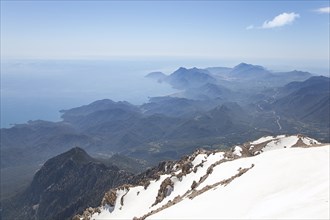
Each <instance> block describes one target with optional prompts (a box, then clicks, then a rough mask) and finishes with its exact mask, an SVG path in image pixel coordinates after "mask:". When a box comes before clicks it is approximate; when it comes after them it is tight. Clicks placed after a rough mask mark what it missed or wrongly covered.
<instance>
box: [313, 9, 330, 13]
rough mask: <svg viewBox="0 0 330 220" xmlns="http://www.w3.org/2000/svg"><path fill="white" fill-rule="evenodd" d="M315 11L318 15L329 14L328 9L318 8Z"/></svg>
mask: <svg viewBox="0 0 330 220" xmlns="http://www.w3.org/2000/svg"><path fill="white" fill-rule="evenodd" d="M315 11H316V12H318V13H321V14H329V13H330V7H324V8H318V9H316V10H315Z"/></svg>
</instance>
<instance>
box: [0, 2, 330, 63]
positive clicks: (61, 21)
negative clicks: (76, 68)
mask: <svg viewBox="0 0 330 220" xmlns="http://www.w3.org/2000/svg"><path fill="white" fill-rule="evenodd" d="M329 27H330V26H329V1H316V0H310V1H309V0H304V1H293V0H292V1H281V0H277V1H1V58H2V59H99V58H105V57H188V58H189V57H195V58H196V57H201V58H212V59H214V58H224V59H235V60H238V61H239V60H244V59H245V60H246V59H247V60H248V59H250V60H263V59H268V60H274V61H278V62H279V61H283V62H284V61H288V60H289V61H290V60H298V61H299V62H306V61H308V62H315V64H316V65H318V64H320V65H323V66H326V65H329V64H328V60H329Z"/></svg>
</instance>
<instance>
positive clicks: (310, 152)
mask: <svg viewBox="0 0 330 220" xmlns="http://www.w3.org/2000/svg"><path fill="white" fill-rule="evenodd" d="M80 217H81V218H83V217H88V218H91V219H133V218H136V219H145V218H147V219H233V218H234V219H240V218H249V219H256V218H259V219H269V218H270V219H274V218H285V219H287V218H295V219H302V218H307V219H320V218H323V219H329V144H321V143H319V142H317V141H316V140H314V139H311V138H308V137H303V136H300V135H294V136H285V135H281V136H277V137H271V136H270V137H263V138H260V139H259V140H256V141H253V142H249V143H245V144H244V145H241V146H234V147H233V148H232V149H230V150H229V151H226V152H221V151H205V150H197V151H195V152H194V153H193V154H192V155H190V156H187V157H184V158H182V159H181V160H180V161H178V162H176V163H173V164H170V163H169V165H168V166H167V167H165V170H164V171H163V172H160V173H159V178H157V179H153V180H148V181H144V182H143V183H141V185H139V186H128V185H126V186H122V187H119V188H117V189H115V190H111V191H109V192H107V194H106V195H105V197H104V199H103V201H102V206H101V207H99V208H96V209H93V208H89V209H87V210H86V211H85V212H84V214H83V215H82V216H80Z"/></svg>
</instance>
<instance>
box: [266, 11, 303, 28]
mask: <svg viewBox="0 0 330 220" xmlns="http://www.w3.org/2000/svg"><path fill="white" fill-rule="evenodd" d="M299 17H300V15H299V14H296V13H294V12H291V13H286V12H284V13H282V14H279V15H277V16H276V17H275V18H274V19H273V20H271V21H265V22H264V23H263V25H262V26H261V28H264V29H267V28H276V27H282V26H285V25H288V24H291V23H292V22H293V21H294V20H295V19H296V18H299Z"/></svg>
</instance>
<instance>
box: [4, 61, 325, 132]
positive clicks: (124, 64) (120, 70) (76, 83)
mask: <svg viewBox="0 0 330 220" xmlns="http://www.w3.org/2000/svg"><path fill="white" fill-rule="evenodd" d="M251 61H252V62H254V63H255V62H257V61H254V60H251ZM238 62H241V61H236V60H235V61H234V60H223V59H222V60H221V59H207V58H182V57H181V58H178V57H175V58H168V57H167V58H164V57H160V58H155V57H153V58H150V57H149V58H145V57H144V58H141V57H140V58H110V59H80V60H78V59H77V60H73V59H71V60H5V61H3V62H2V65H1V75H2V76H1V127H2V128H3V127H10V126H11V125H13V124H21V123H26V122H27V121H28V120H38V119H41V120H49V121H59V120H60V113H59V111H60V110H62V109H69V108H73V107H78V106H81V105H86V104H89V103H91V102H93V101H96V100H100V99H105V98H109V99H112V100H114V101H123V100H125V101H128V102H130V103H132V104H142V103H144V102H147V101H148V97H154V96H162V95H168V94H172V93H175V92H176V90H174V89H173V88H171V87H170V86H169V85H167V84H165V83H163V84H158V83H155V82H153V81H151V80H149V79H146V78H144V76H145V75H146V74H148V73H149V72H152V71H163V72H165V73H166V74H170V73H171V72H173V71H175V70H176V69H177V68H178V67H180V66H184V67H187V68H189V67H194V66H197V67H201V68H202V67H209V66H229V67H232V66H234V65H236V64H238ZM255 64H262V65H263V64H266V67H268V68H270V69H272V70H276V71H281V70H283V71H284V70H293V69H297V68H299V65H300V64H299V62H298V63H297V64H295V63H294V62H291V64H289V63H283V62H282V65H281V66H280V65H277V66H273V65H272V64H271V62H270V61H262V63H255ZM267 64H268V65H267ZM311 66H313V65H311ZM314 66H319V68H312V67H309V68H308V67H307V66H305V67H304V66H302V67H301V68H304V69H302V70H309V71H311V72H314V73H316V74H322V75H326V74H327V73H328V72H329V71H328V70H327V69H326V66H325V67H324V68H323V69H322V63H316V64H314ZM301 68H300V69H301Z"/></svg>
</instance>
